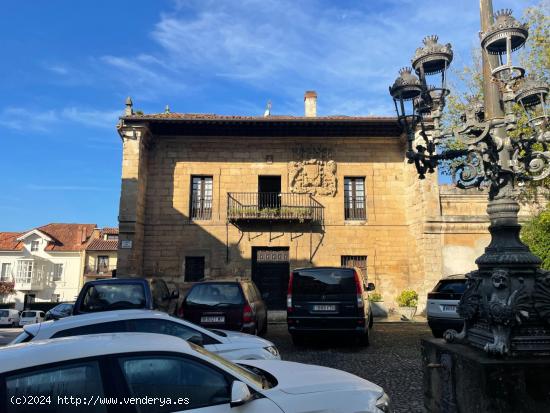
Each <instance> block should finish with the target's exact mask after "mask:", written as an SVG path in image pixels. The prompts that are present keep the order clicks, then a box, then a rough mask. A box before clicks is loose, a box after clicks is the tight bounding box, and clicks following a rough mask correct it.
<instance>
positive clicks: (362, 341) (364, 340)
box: [359, 328, 370, 347]
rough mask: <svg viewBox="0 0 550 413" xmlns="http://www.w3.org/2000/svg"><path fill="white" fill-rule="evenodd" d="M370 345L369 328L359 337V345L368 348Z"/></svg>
mask: <svg viewBox="0 0 550 413" xmlns="http://www.w3.org/2000/svg"><path fill="white" fill-rule="evenodd" d="M369 344H370V330H369V329H368V328H367V329H366V330H365V332H364V333H363V334H361V335H360V336H359V345H360V346H364V347H366V346H368V345H369Z"/></svg>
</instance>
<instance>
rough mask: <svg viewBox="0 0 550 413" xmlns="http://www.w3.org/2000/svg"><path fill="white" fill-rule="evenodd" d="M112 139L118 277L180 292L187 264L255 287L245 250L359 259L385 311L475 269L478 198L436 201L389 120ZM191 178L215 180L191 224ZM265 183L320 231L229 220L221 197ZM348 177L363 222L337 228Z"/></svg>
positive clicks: (242, 124) (481, 241)
mask: <svg viewBox="0 0 550 413" xmlns="http://www.w3.org/2000/svg"><path fill="white" fill-rule="evenodd" d="M283 124H284V125H283ZM119 132H120V135H121V137H122V142H123V161H122V190H121V200H120V214H119V228H120V243H119V251H118V274H119V276H124V275H130V276H139V275H145V276H159V277H164V278H165V279H166V280H167V281H168V282H172V283H175V284H178V285H180V286H181V287H184V288H185V286H186V285H188V283H186V280H185V273H186V268H185V265H186V257H204V275H205V277H206V278H216V277H234V276H242V277H251V276H253V275H254V274H253V268H254V266H253V265H254V264H253V262H254V259H255V257H254V256H253V248H259V247H263V248H269V247H283V248H288V258H289V261H290V264H289V267H290V268H296V267H302V266H325V265H326V266H339V265H341V263H342V257H344V256H351V257H357V256H361V257H367V259H366V261H367V264H366V267H367V268H366V269H367V274H368V278H369V281H370V282H374V283H375V284H376V288H377V291H378V292H380V293H381V294H382V296H383V298H384V301H385V303H386V304H387V306H389V307H391V306H394V305H395V304H394V300H395V297H396V296H397V294H398V293H399V292H400V291H402V290H403V289H405V288H413V289H415V290H416V291H418V292H419V294H420V307H423V306H424V304H425V297H426V293H427V292H428V291H430V290H431V289H432V288H433V286H434V285H435V283H436V282H437V280H439V279H440V278H441V276H442V275H449V274H452V273H457V272H465V271H467V270H470V269H472V268H473V266H474V260H475V258H476V257H477V256H479V255H480V254H481V252H482V250H483V248H484V247H485V246H486V244H487V243H488V241H489V236H488V232H487V226H488V220H487V218H486V214H485V204H486V196H485V195H484V194H482V193H476V194H464V193H458V192H453V191H452V190H448V189H446V188H442V189H441V190H440V187H439V186H438V184H437V177H436V176H435V175H430V176H429V177H428V178H427V179H425V180H423V181H420V180H418V178H417V176H416V172H415V169H414V166H412V165H410V164H408V163H407V162H406V160H405V143H404V141H403V138H402V136H400V133H399V131H398V130H397V128H396V127H395V120H394V119H391V118H372V119H368V118H344V117H342V118H339V119H334V118H315V119H314V120H312V119H306V118H283V119H277V118H275V119H269V118H267V119H265V118H263V119H262V118H244V117H223V116H212V115H202V116H201V115H183V114H160V115H134V114H133V113H130V114H128V113H127V116H125V117H123V118H122V120H121V123H120V125H119ZM313 152H317V155H315V157H310V156H314V155H310V154H311V153H313ZM320 153H321V155H319V154H320ZM306 154H307V155H306ZM296 168H302V169H300V172H299V173H298V172H296V171H295V169H296ZM297 174H298V175H299V174H302V175H304V176H300V177H298V179H299V184H297V183H296V179H297V178H296V177H297V176H298V175H297ZM193 176H207V177H211V178H212V181H211V182H212V200H211V210H210V211H211V217H210V218H209V219H192V217H191V216H190V214H191V197H192V194H191V191H192V185H191V182H192V177H193ZM262 176H280V192H282V193H293V192H294V193H295V192H300V193H309V194H311V196H312V197H313V198H314V200H315V201H316V202H317V203H319V204H320V205H322V206H323V219H322V222H320V223H308V222H296V221H293V222H287V221H284V220H277V219H274V220H273V219H256V220H252V221H251V220H242V221H239V220H232V219H230V217H229V216H228V212H229V208H228V197H229V195H228V194H232V193H257V192H258V185H259V183H258V182H259V177H262ZM346 177H360V178H364V183H365V193H366V202H365V205H366V217H365V219H364V220H346V219H345V200H344V185H345V178H346ZM304 182H305V183H304ZM304 185H305V186H304ZM421 309H422V308H421Z"/></svg>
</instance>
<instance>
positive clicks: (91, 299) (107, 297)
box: [81, 284, 146, 312]
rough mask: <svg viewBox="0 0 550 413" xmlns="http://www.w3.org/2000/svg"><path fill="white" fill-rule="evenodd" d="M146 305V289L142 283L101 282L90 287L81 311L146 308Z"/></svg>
mask: <svg viewBox="0 0 550 413" xmlns="http://www.w3.org/2000/svg"><path fill="white" fill-rule="evenodd" d="M145 305H146V300H145V291H144V289H143V286H142V285H140V284H99V285H91V286H90V287H89V288H88V290H87V291H86V295H85V296H84V299H83V300H82V305H81V311H83V312H95V311H105V310H114V309H123V308H144V307H145Z"/></svg>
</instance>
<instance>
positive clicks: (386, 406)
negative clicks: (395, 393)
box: [376, 392, 392, 413]
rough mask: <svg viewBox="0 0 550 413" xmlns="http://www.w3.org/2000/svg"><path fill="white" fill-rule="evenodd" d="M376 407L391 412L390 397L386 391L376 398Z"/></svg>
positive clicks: (385, 412)
mask: <svg viewBox="0 0 550 413" xmlns="http://www.w3.org/2000/svg"><path fill="white" fill-rule="evenodd" d="M376 408H377V409H378V410H379V411H381V412H384V413H391V411H392V410H391V403H390V397H389V396H388V395H387V394H386V393H385V392H384V393H383V394H382V396H380V397H379V398H378V400H376Z"/></svg>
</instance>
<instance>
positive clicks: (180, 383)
mask: <svg viewBox="0 0 550 413" xmlns="http://www.w3.org/2000/svg"><path fill="white" fill-rule="evenodd" d="M240 363H242V364H235V363H232V362H230V361H229V360H226V359H224V358H222V357H220V356H218V355H216V354H213V353H211V352H209V351H208V350H205V349H204V348H202V347H200V346H197V345H194V344H192V343H187V342H185V341H183V340H180V339H178V338H175V337H167V336H165V335H162V336H161V335H158V334H143V333H123V334H98V335H90V336H86V337H66V338H63V339H53V340H46V341H41V340H39V341H33V342H30V343H22V344H18V345H13V346H7V347H4V348H1V349H0V383H2V384H3V386H2V390H3V391H2V392H0V406H1V409H2V411H10V412H21V411H29V406H27V405H25V406H21V408H19V406H18V405H14V404H10V403H11V402H12V401H13V400H26V399H27V398H28V397H29V395H32V396H33V398H32V400H47V399H46V398H50V399H51V401H52V402H56V403H59V402H58V401H59V400H60V399H61V400H68V399H69V398H70V399H71V400H72V401H73V402H74V403H76V402H77V401H79V402H80V406H79V407H76V405H74V407H72V408H71V407H70V406H66V405H59V406H60V407H58V408H56V407H54V406H58V405H57V404H55V405H53V404H52V406H50V407H49V409H50V410H52V411H54V410H55V411H61V410H63V411H67V410H71V411H72V410H77V409H78V410H79V411H83V412H84V411H94V412H95V411H105V412H106V411H117V412H130V411H131V412H135V411H136V405H132V404H131V403H135V401H134V402H131V401H130V402H129V403H130V404H129V405H124V404H123V401H124V400H129V399H130V398H133V399H134V400H138V399H139V400H146V401H147V402H148V403H151V404H147V405H144V404H140V405H139V411H143V412H145V411H147V412H156V413H164V412H176V411H196V412H199V411H200V412H204V413H222V412H223V413H226V412H230V411H238V412H240V413H281V412H283V413H297V412H303V411H306V410H307V411H311V412H313V411H325V412H331V413H344V412H346V413H347V412H350V411H357V412H359V411H361V412H369V413H379V412H389V411H391V407H390V406H389V398H388V396H387V395H386V394H385V393H384V390H383V389H382V388H381V387H379V386H377V385H376V384H374V383H371V382H369V381H367V380H364V379H362V378H359V377H357V376H354V375H352V374H350V373H346V372H343V371H340V370H335V369H331V368H327V367H320V366H314V365H307V364H300V363H292V362H286V361H280V360H246V361H242V362H240ZM113 398H116V400H118V401H120V403H117V406H116V409H115V410H112V409H111V407H112V406H111V407H110V406H107V405H104V404H102V403H101V400H105V399H107V400H113ZM90 400H91V401H92V402H90ZM166 400H170V403H166ZM162 401H164V402H165V403H164V404H161V402H162ZM96 402H97V405H95V404H96ZM91 404H94V405H95V406H90V405H91ZM178 406H181V407H178ZM67 407H68V409H67ZM231 408H235V409H234V410H232V409H231ZM31 410H32V409H31ZM33 411H34V410H33Z"/></svg>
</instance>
